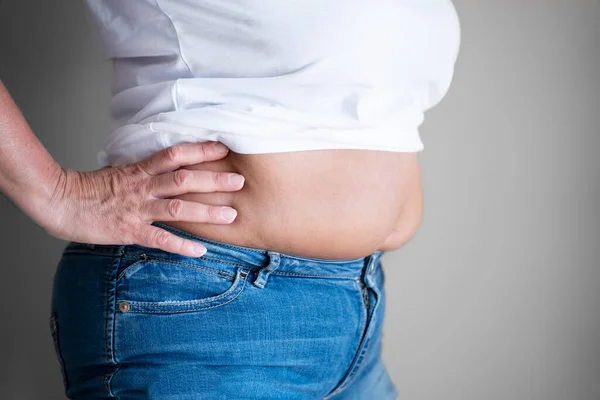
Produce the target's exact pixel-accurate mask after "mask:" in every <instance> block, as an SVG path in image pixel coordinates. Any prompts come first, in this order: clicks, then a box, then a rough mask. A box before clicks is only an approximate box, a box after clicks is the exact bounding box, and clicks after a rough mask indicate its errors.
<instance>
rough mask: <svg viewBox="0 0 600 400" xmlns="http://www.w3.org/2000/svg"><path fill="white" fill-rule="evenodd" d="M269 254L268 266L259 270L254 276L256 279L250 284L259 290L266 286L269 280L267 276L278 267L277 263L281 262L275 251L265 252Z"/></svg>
mask: <svg viewBox="0 0 600 400" xmlns="http://www.w3.org/2000/svg"><path fill="white" fill-rule="evenodd" d="M267 253H268V254H269V265H267V266H266V267H263V268H261V269H260V270H259V271H258V274H257V275H256V278H255V279H254V281H253V282H252V283H253V284H254V286H257V287H259V288H261V289H263V288H264V287H265V285H266V284H267V279H269V274H271V272H273V271H275V270H276V269H277V268H278V267H279V262H280V261H281V257H280V255H279V253H278V252H276V251H270V250H269V251H267Z"/></svg>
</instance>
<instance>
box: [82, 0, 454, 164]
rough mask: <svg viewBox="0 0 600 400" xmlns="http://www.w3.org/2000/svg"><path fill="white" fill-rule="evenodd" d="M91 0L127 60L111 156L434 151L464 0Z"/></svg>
mask: <svg viewBox="0 0 600 400" xmlns="http://www.w3.org/2000/svg"><path fill="white" fill-rule="evenodd" d="M86 2H87V6H88V10H89V11H90V15H91V16H92V21H93V24H94V25H95V27H96V28H97V32H98V33H99V35H98V37H99V38H100V42H101V46H102V50H103V55H104V56H105V58H107V59H111V60H112V61H113V66H114V69H113V74H114V75H113V85H112V90H113V96H114V97H113V99H112V101H111V104H110V115H111V119H112V132H110V134H109V136H108V137H107V138H106V142H105V146H104V149H103V150H102V151H100V153H99V154H98V162H99V164H100V165H101V166H102V167H103V166H106V165H112V166H117V165H123V164H128V163H132V162H137V161H140V160H142V159H145V158H147V157H148V156H150V155H151V154H153V153H154V152H156V151H159V150H161V149H163V148H166V147H169V146H172V145H176V144H179V143H184V142H205V141H220V142H222V143H224V144H225V145H227V147H229V148H230V149H231V150H233V151H235V152H237V153H245V154H255V153H276V152H288V151H302V150H318V149H371V150H385V151H402V152H417V151H421V150H423V143H422V141H421V138H420V136H419V132H418V127H419V126H420V125H421V124H422V122H423V116H424V112H425V111H426V110H427V109H429V108H431V107H433V106H434V105H436V104H437V103H438V102H439V101H440V100H441V99H442V98H443V97H444V95H445V94H446V92H447V91H448V88H449V86H450V82H451V80H452V77H453V73H454V65H455V62H456V59H457V56H458V52H459V46H460V24H459V19H458V15H457V13H456V10H455V8H454V6H453V4H452V1H451V0H369V1H366V0H227V1H225V0H86Z"/></svg>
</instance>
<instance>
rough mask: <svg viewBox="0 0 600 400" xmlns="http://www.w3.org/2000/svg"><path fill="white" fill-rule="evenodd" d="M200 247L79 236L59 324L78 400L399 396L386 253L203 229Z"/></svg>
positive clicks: (65, 370) (63, 358) (54, 329)
mask: <svg viewBox="0 0 600 400" xmlns="http://www.w3.org/2000/svg"><path fill="white" fill-rule="evenodd" d="M154 225H156V226H160V227H161V228H164V229H167V230H169V231H170V232H173V233H175V234H176V235H179V236H182V237H187V238H190V239H192V240H196V241H198V242H201V243H202V244H203V245H204V246H205V247H206V248H207V249H208V252H207V253H206V254H205V255H203V256H202V257H199V258H193V257H186V256H182V255H178V254H172V253H167V252H164V251H162V250H159V249H153V248H148V247H143V246H139V245H94V244H86V243H77V242H69V243H68V244H67V245H66V247H65V249H64V252H63V254H62V258H61V259H60V261H59V264H58V267H57V270H56V273H55V276H54V286H53V294H52V305H51V311H50V329H51V334H52V338H53V339H54V344H55V349H56V354H57V356H58V360H59V363H60V367H61V369H62V375H63V381H64V386H65V393H66V395H67V397H69V398H70V399H81V400H83V399H115V398H116V399H121V400H129V399H156V400H171V399H173V400H174V399H177V400H187V399H227V400H229V399H303V400H304V399H322V400H326V399H327V400H341V399H374V400H379V399H381V400H387V399H396V398H397V391H396V388H395V387H394V385H393V383H392V382H391V380H390V377H389V375H388V373H387V370H386V368H385V366H384V364H383V362H382V359H381V349H382V346H381V339H382V331H381V328H382V323H383V319H384V312H385V292H384V279H385V278H384V272H383V269H382V264H381V256H382V254H383V252H382V251H376V252H374V253H373V254H371V255H369V256H367V257H365V258H357V259H353V260H324V259H313V258H306V257H297V256H293V255H290V254H285V253H281V252H276V251H271V250H265V249H258V248H250V247H244V246H236V245H232V244H228V243H222V242H217V241H214V240H208V239H204V238H202V237H199V236H196V235H193V234H189V233H187V232H184V231H182V230H179V229H177V228H173V227H170V226H168V225H164V224H161V223H158V222H154Z"/></svg>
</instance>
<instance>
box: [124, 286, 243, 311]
mask: <svg viewBox="0 0 600 400" xmlns="http://www.w3.org/2000/svg"><path fill="white" fill-rule="evenodd" d="M247 281H248V280H247V279H244V283H243V284H242V286H241V288H240V290H239V291H238V293H237V294H236V295H235V296H234V297H232V298H231V299H229V300H227V301H226V302H224V303H221V304H216V305H214V306H211V307H203V308H192V309H186V310H149V311H143V310H131V309H130V310H129V311H128V312H137V313H150V314H165V313H180V312H193V311H202V310H210V309H211V308H217V307H221V306H224V305H225V304H227V303H231V302H232V301H233V300H235V299H237V298H238V297H239V295H240V294H242V292H243V291H244V287H245V286H246V282H247Z"/></svg>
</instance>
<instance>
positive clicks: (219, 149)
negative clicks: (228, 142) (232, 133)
mask: <svg viewBox="0 0 600 400" xmlns="http://www.w3.org/2000/svg"><path fill="white" fill-rule="evenodd" d="M227 150H229V149H228V148H227V146H225V145H224V144H223V143H219V142H217V143H215V151H216V152H217V153H221V154H223V153H227Z"/></svg>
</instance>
